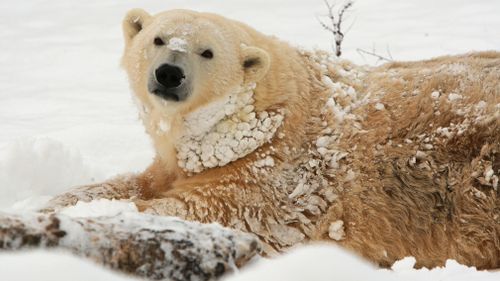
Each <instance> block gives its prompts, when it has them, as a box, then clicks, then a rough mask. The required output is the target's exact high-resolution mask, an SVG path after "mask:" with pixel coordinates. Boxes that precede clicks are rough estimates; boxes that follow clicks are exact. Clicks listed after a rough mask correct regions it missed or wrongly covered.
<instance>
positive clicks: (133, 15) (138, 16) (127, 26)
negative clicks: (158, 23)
mask: <svg viewBox="0 0 500 281" xmlns="http://www.w3.org/2000/svg"><path fill="white" fill-rule="evenodd" d="M150 18H151V15H150V14H148V12H146V11H144V10H143V9H132V10H130V11H129V12H128V13H127V15H126V16H125V18H124V19H123V36H124V37H125V44H126V45H128V44H129V43H130V41H132V39H133V38H134V37H135V36H136V35H137V33H139V32H140V31H141V30H142V28H143V27H144V25H145V23H146V22H147V21H148V20H149V19H150Z"/></svg>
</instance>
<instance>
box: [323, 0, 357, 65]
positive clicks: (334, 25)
mask: <svg viewBox="0 0 500 281" xmlns="http://www.w3.org/2000/svg"><path fill="white" fill-rule="evenodd" d="M324 2H325V5H326V7H327V9H328V16H327V17H328V19H329V20H330V24H331V26H329V25H327V24H325V23H324V22H323V21H321V20H320V19H318V21H319V23H320V24H321V26H322V27H323V28H324V29H325V30H327V31H329V32H331V33H332V35H333V38H334V42H335V50H334V51H335V55H336V56H337V57H340V55H341V54H342V41H343V40H344V32H342V22H343V21H344V15H345V13H346V12H347V10H349V8H351V7H352V5H353V4H354V2H353V1H350V0H349V1H347V2H345V3H344V4H343V5H342V6H341V7H340V9H339V10H338V11H337V13H336V15H337V16H335V12H334V9H335V4H330V3H329V2H328V0H324Z"/></svg>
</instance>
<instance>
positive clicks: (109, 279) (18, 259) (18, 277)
mask: <svg viewBox="0 0 500 281" xmlns="http://www.w3.org/2000/svg"><path fill="white" fill-rule="evenodd" d="M0 279H1V280H5V281H7V280H8V281H68V280H71V281H89V280H92V281H133V280H138V279H135V278H132V277H130V276H125V275H122V274H117V273H116V272H111V271H109V270H107V269H104V268H102V267H101V266H98V265H97V264H95V263H92V262H91V261H89V260H87V259H81V258H77V257H75V256H73V255H71V254H70V253H67V252H58V251H47V250H45V251H42V250H37V251H28V252H20V253H10V252H9V253H6V252H0Z"/></svg>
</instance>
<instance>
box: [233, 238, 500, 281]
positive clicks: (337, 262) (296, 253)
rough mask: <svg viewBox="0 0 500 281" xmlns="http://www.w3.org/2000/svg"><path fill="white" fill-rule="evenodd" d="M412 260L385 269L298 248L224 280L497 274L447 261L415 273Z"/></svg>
mask: <svg viewBox="0 0 500 281" xmlns="http://www.w3.org/2000/svg"><path fill="white" fill-rule="evenodd" d="M414 265H415V259H414V258H412V257H408V258H404V259H402V260H400V261H398V262H396V263H394V265H393V266H392V268H391V269H390V270H388V269H378V268H376V267H374V266H373V265H371V264H369V263H368V262H366V261H364V260H362V259H360V258H359V257H357V256H355V255H354V254H352V253H350V252H348V251H346V250H344V249H342V248H339V247H336V246H332V245H320V244H318V245H312V246H306V247H301V248H298V249H295V250H293V251H291V252H290V253H288V254H286V255H284V256H282V257H279V258H277V259H274V260H267V259H260V260H258V261H257V262H256V263H255V264H253V265H252V266H251V267H249V268H246V269H244V270H242V271H241V272H240V273H239V274H237V275H234V276H230V277H229V278H227V279H226V280H227V281H247V280H248V281H253V280H259V281H274V280H286V281H303V280H314V281H331V280H342V281H360V280H370V281H396V280H398V281H401V280H405V281H417V280H419V281H420V280H422V281H424V280H425V281H470V280H474V281H489V280H491V281H492V280H497V279H498V277H499V275H500V273H498V272H487V271H477V270H476V269H475V268H474V267H467V266H463V265H460V264H458V263H457V262H455V261H453V260H448V261H447V262H446V267H444V268H434V269H432V270H428V269H426V268H423V269H420V270H415V269H413V266H414Z"/></svg>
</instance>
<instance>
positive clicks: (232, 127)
mask: <svg viewBox="0 0 500 281" xmlns="http://www.w3.org/2000/svg"><path fill="white" fill-rule="evenodd" d="M254 87H255V85H251V86H250V87H247V88H242V89H237V90H235V91H234V92H233V93H231V94H228V95H226V96H224V97H222V98H220V99H219V100H218V101H216V102H212V103H210V104H208V105H206V106H204V107H201V108H199V109H198V110H196V111H194V112H192V113H190V114H189V115H187V116H186V117H185V120H184V126H185V132H184V135H183V136H182V137H181V138H180V141H179V142H178V145H177V159H178V165H179V167H181V168H183V169H184V170H185V171H188V172H191V173H198V172H201V171H203V170H205V169H207V168H213V167H217V166H224V165H226V164H227V163H229V162H232V161H235V160H237V159H239V158H241V157H244V156H245V155H247V154H249V153H250V152H252V151H254V150H255V149H257V148H258V147H260V146H261V145H262V144H264V143H265V142H267V141H269V140H270V139H271V138H272V137H273V136H274V134H275V133H276V131H277V130H278V128H279V126H280V125H281V123H282V121H283V118H284V116H283V114H282V113H281V112H280V111H270V112H268V111H260V112H256V111H255V108H254V106H253V102H254V99H253V89H254ZM264 164H265V165H266V166H269V165H267V164H268V163H264ZM273 165H274V162H273Z"/></svg>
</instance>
